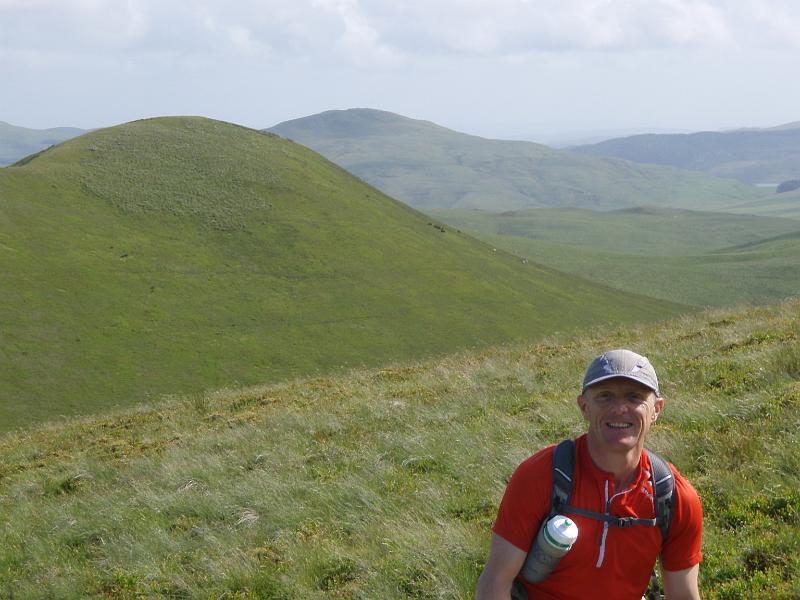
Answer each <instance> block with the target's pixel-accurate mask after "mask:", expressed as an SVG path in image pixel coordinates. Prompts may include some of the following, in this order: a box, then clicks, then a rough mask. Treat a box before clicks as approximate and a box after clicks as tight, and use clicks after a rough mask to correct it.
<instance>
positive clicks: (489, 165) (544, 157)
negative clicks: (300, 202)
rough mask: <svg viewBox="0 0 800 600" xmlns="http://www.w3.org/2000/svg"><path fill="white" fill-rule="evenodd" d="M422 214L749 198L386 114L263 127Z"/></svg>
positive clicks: (693, 204) (731, 189)
mask: <svg viewBox="0 0 800 600" xmlns="http://www.w3.org/2000/svg"><path fill="white" fill-rule="evenodd" d="M269 131H273V132H275V133H278V134H280V135H283V136H286V137H289V138H291V139H294V140H297V141H298V142H300V143H302V144H304V145H306V146H308V147H310V148H313V149H314V150H316V151H317V152H319V153H321V154H322V155H324V156H326V157H327V158H329V159H330V160H332V161H333V162H335V163H337V164H339V165H341V166H342V167H344V168H345V169H347V170H348V171H350V172H352V173H355V174H356V175H358V176H359V177H362V178H363V179H364V180H365V181H368V182H369V183H371V184H372V185H374V186H375V187H377V188H379V189H380V190H382V191H384V192H385V193H387V194H389V195H390V196H392V197H394V198H398V199H399V200H402V201H403V202H406V203H408V204H410V205H411V206H415V207H417V208H421V209H425V210H427V209H430V208H480V209H483V210H494V211H498V210H515V209H519V208H525V207H582V208H595V209H596V208H600V209H613V208H624V207H631V206H639V205H642V204H650V205H656V206H672V207H683V208H697V207H703V208H705V209H707V210H714V209H716V208H719V207H723V206H730V205H732V204H740V203H743V202H746V201H748V200H751V199H753V198H755V197H757V195H758V193H759V192H758V190H757V189H756V188H752V187H750V186H747V185H743V184H740V183H738V182H735V181H731V180H722V179H718V178H715V177H709V176H707V175H705V174H700V173H695V172H692V171H683V170H679V169H675V168H672V167H660V166H652V165H641V164H636V163H631V162H627V161H623V160H618V159H612V158H598V157H593V156H586V155H581V154H577V153H571V152H566V151H560V150H554V149H552V148H548V147H547V146H543V145H541V144H534V143H531V142H511V141H502V140H488V139H484V138H480V137H476V136H471V135H466V134H463V133H459V132H456V131H452V130H449V129H446V128H444V127H440V126H437V125H435V124H433V123H430V122H427V121H418V120H414V119H408V118H406V117H401V116H399V115H395V114H392V113H388V112H384V111H377V110H370V109H351V110H345V111H328V112H325V113H321V114H318V115H313V116H310V117H305V118H302V119H296V120H293V121H287V122H285V123H281V124H279V125H276V126H274V127H272V128H270V130H269Z"/></svg>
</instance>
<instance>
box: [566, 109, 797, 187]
mask: <svg viewBox="0 0 800 600" xmlns="http://www.w3.org/2000/svg"><path fill="white" fill-rule="evenodd" d="M792 125H794V126H793V127H788V128H780V127H779V128H774V129H756V130H740V131H726V132H712V131H704V132H700V133H692V134H645V135H635V136H631V137H625V138H617V139H613V140H606V141H604V142H600V143H598V144H589V145H586V146H575V147H572V148H570V150H571V151H573V152H578V153H582V154H586V155H591V156H603V157H616V158H622V159H625V160H631V161H635V162H638V163H647V164H658V165H669V166H672V167H678V168H681V169H693V170H696V171H703V172H705V173H709V174H711V175H715V176H717V177H732V178H735V179H738V180H739V181H742V182H745V183H774V184H776V185H777V184H778V183H780V182H781V181H786V180H788V179H797V178H798V177H800V127H798V126H797V124H796V123H795V124H792Z"/></svg>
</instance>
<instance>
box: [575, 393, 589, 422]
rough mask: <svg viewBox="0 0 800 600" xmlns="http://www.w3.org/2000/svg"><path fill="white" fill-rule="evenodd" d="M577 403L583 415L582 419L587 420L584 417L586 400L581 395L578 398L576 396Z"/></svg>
mask: <svg viewBox="0 0 800 600" xmlns="http://www.w3.org/2000/svg"><path fill="white" fill-rule="evenodd" d="M577 401H578V408H580V409H581V414H582V415H583V418H584V419H588V417H587V416H586V398H584V397H583V394H581V395H580V396H578V398H577Z"/></svg>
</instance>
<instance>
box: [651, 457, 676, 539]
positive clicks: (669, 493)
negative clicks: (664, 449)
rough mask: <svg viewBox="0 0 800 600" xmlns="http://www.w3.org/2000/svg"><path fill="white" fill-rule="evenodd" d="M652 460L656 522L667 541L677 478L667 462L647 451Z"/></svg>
mask: <svg viewBox="0 0 800 600" xmlns="http://www.w3.org/2000/svg"><path fill="white" fill-rule="evenodd" d="M646 452H647V457H648V458H649V459H650V480H651V482H652V484H653V495H654V496H655V500H654V501H653V502H654V503H655V509H656V521H657V523H658V526H659V527H660V528H661V537H662V539H663V540H665V541H666V539H667V535H668V534H669V527H670V525H671V524H672V509H673V506H674V498H675V477H674V476H673V475H672V469H670V468H669V464H668V463H667V461H666V460H664V459H663V458H661V457H660V456H659V455H658V454H656V453H655V452H652V451H650V450H646Z"/></svg>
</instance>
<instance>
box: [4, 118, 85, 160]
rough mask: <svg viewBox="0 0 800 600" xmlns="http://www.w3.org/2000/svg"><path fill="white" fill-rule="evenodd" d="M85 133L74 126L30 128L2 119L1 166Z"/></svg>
mask: <svg viewBox="0 0 800 600" xmlns="http://www.w3.org/2000/svg"><path fill="white" fill-rule="evenodd" d="M82 133H84V130H83V129H76V128H74V127H54V128H52V129H28V128H26V127H17V126H16V125H11V124H9V123H5V122H3V121H0V167H3V166H5V165H10V164H12V163H15V162H17V161H18V160H20V159H22V158H24V157H26V156H28V155H29V154H33V153H34V152H39V151H40V150H44V149H45V148H47V147H48V146H52V145H53V144H59V143H61V142H63V141H64V140H68V139H70V138H74V137H76V136H79V135H80V134H82Z"/></svg>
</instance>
